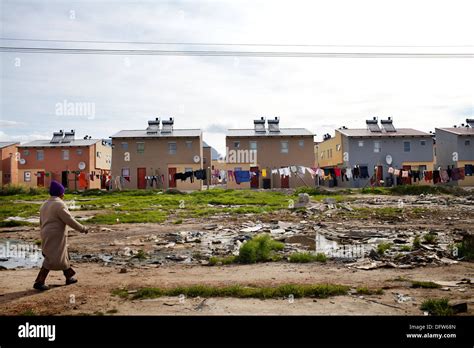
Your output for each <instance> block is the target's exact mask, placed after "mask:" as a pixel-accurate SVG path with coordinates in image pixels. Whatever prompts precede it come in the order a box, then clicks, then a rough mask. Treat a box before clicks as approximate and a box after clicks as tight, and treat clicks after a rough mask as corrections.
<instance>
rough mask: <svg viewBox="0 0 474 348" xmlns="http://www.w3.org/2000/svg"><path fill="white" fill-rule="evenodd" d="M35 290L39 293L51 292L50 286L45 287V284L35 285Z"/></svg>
mask: <svg viewBox="0 0 474 348" xmlns="http://www.w3.org/2000/svg"><path fill="white" fill-rule="evenodd" d="M33 288H35V289H36V290H39V291H45V290H49V286H47V285H45V284H44V283H34V284H33Z"/></svg>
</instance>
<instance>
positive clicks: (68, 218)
mask: <svg viewBox="0 0 474 348" xmlns="http://www.w3.org/2000/svg"><path fill="white" fill-rule="evenodd" d="M58 216H59V218H60V219H61V221H62V222H64V223H65V224H66V225H68V226H69V227H71V228H73V229H75V230H76V231H79V232H83V233H87V227H86V226H84V225H81V224H80V223H79V222H77V220H76V219H74V218H73V216H72V215H71V213H70V212H69V210H68V209H67V207H66V204H63V206H62V207H61V208H60V209H59V211H58Z"/></svg>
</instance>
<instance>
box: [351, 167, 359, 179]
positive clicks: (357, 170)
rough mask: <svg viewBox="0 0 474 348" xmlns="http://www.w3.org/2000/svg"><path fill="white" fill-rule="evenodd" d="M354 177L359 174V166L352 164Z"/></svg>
mask: <svg viewBox="0 0 474 348" xmlns="http://www.w3.org/2000/svg"><path fill="white" fill-rule="evenodd" d="M352 174H353V176H354V178H358V177H359V176H360V168H359V166H354V170H353V171H352Z"/></svg>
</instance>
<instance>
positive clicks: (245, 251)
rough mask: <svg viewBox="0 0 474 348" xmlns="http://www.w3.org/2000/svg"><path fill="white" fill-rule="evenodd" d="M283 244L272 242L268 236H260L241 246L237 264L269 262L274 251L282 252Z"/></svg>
mask: <svg viewBox="0 0 474 348" xmlns="http://www.w3.org/2000/svg"><path fill="white" fill-rule="evenodd" d="M284 246H285V245H284V244H283V243H281V242H277V241H275V240H273V239H272V238H271V237H270V236H269V235H268V234H261V235H258V236H255V237H253V238H252V239H251V240H249V241H247V242H245V243H244V244H242V246H241V247H240V250H239V257H238V262H240V263H256V262H265V261H271V260H272V257H273V256H274V255H273V254H274V251H278V250H282V249H283V248H284Z"/></svg>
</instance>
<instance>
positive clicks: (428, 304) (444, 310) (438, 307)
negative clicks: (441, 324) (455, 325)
mask: <svg viewBox="0 0 474 348" xmlns="http://www.w3.org/2000/svg"><path fill="white" fill-rule="evenodd" d="M420 309H421V310H423V311H427V312H429V313H430V314H432V315H439V316H447V315H454V311H453V309H452V308H451V307H450V306H449V300H448V299H447V298H440V299H427V300H425V301H423V303H422V304H421V306H420Z"/></svg>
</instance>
